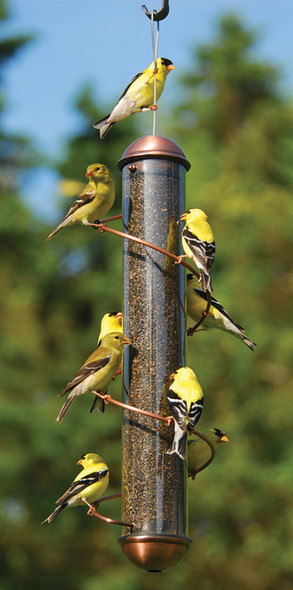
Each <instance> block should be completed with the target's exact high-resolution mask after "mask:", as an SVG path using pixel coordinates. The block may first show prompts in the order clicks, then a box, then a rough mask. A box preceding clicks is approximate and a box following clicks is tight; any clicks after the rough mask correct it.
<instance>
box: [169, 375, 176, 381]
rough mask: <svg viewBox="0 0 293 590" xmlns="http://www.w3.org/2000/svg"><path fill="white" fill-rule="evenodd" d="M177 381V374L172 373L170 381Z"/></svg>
mask: <svg viewBox="0 0 293 590" xmlns="http://www.w3.org/2000/svg"><path fill="white" fill-rule="evenodd" d="M174 379H175V373H172V375H170V381H174Z"/></svg>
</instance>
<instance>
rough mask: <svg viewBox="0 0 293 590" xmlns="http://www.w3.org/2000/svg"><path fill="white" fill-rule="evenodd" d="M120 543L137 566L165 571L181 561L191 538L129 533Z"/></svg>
mask: <svg viewBox="0 0 293 590" xmlns="http://www.w3.org/2000/svg"><path fill="white" fill-rule="evenodd" d="M118 543H119V545H120V546H121V549H122V551H123V553H124V555H125V556H126V557H127V558H128V559H129V561H131V562H132V563H133V564H134V565H136V567H139V568H140V569H142V570H147V571H148V572H164V571H166V570H169V569H171V568H172V567H173V566H174V565H176V564H177V563H178V561H180V560H181V559H182V558H183V557H184V556H185V554H186V553H187V550H188V548H189V545H190V543H192V541H191V539H188V538H187V537H177V536H176V535H135V534H133V535H127V536H125V537H120V539H118Z"/></svg>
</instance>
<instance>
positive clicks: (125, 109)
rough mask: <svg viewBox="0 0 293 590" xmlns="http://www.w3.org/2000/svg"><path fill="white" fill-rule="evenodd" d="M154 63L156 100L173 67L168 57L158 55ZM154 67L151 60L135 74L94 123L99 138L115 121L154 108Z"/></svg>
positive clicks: (103, 135)
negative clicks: (100, 117)
mask: <svg viewBox="0 0 293 590" xmlns="http://www.w3.org/2000/svg"><path fill="white" fill-rule="evenodd" d="M156 64H157V70H156V98H157V100H158V99H159V98H160V96H161V94H162V92H163V89H164V85H165V81H166V77H167V74H169V72H170V71H171V70H175V68H174V66H173V64H172V62H171V61H170V59H167V58H165V57H159V58H158V59H157V60H156ZM154 68H155V64H154V62H152V63H151V64H150V66H149V67H148V68H146V70H144V71H143V72H140V73H139V74H137V75H136V76H135V77H134V78H133V79H132V80H131V82H130V84H128V86H127V88H125V90H124V92H123V94H122V95H121V96H120V98H119V99H118V102H117V104H116V105H115V107H114V109H113V110H112V112H111V113H110V114H109V115H107V116H106V117H104V118H103V119H101V120H100V121H97V122H96V123H94V127H95V128H96V129H99V130H100V138H101V139H103V137H105V135H107V133H108V131H109V129H111V127H113V125H114V123H117V121H122V119H126V117H129V115H132V114H133V113H139V112H141V111H150V110H156V108H157V107H156V106H154V104H153V103H154Z"/></svg>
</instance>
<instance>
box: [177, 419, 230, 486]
mask: <svg viewBox="0 0 293 590" xmlns="http://www.w3.org/2000/svg"><path fill="white" fill-rule="evenodd" d="M203 434H204V436H205V437H206V438H207V439H208V441H209V442H210V443H211V444H212V445H213V447H214V449H215V448H216V447H217V446H218V445H219V444H220V443H222V442H229V439H228V437H227V435H226V434H225V432H223V431H222V430H219V428H209V430H206V431H205V432H204V433H203ZM187 451H188V452H187V465H188V477H192V479H194V478H195V476H196V474H197V473H198V471H201V469H202V467H203V466H204V465H205V463H206V462H207V461H208V460H209V458H210V456H211V449H210V447H209V446H208V444H207V443H206V442H205V441H204V440H203V439H202V438H199V437H197V438H193V439H191V440H189V441H188V446H187Z"/></svg>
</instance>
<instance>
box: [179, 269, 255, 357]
mask: <svg viewBox="0 0 293 590" xmlns="http://www.w3.org/2000/svg"><path fill="white" fill-rule="evenodd" d="M196 285H197V279H196V277H195V276H194V275H192V274H188V275H187V289H186V296H187V315H188V316H189V317H190V318H191V319H192V320H194V321H195V322H196V323H197V322H198V321H199V320H200V318H201V317H202V313H203V312H204V310H205V309H206V306H207V294H206V292H205V291H202V290H201V289H198V288H197V287H196ZM209 328H218V329H219V330H224V331H225V332H230V334H233V335H234V336H236V338H239V339H240V340H242V342H243V343H244V344H246V346H248V348H250V350H254V347H255V346H256V344H255V342H252V340H249V338H247V336H246V335H245V333H244V329H243V328H241V326H239V324H236V323H235V322H233V320H232V318H231V317H230V316H229V315H228V313H227V312H226V310H225V309H224V308H223V307H222V305H221V304H220V303H219V301H217V299H215V298H214V297H212V298H211V306H210V308H209V311H208V315H207V316H206V317H205V319H204V321H203V322H202V323H201V324H200V330H209ZM187 334H189V335H192V334H193V331H192V328H189V330H187Z"/></svg>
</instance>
